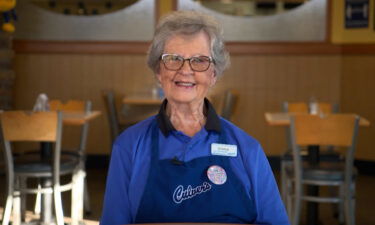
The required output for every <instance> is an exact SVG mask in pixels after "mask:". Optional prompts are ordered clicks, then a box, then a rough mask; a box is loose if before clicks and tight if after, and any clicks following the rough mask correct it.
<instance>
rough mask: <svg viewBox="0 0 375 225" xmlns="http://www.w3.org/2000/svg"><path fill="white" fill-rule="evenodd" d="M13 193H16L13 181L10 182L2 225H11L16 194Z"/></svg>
mask: <svg viewBox="0 0 375 225" xmlns="http://www.w3.org/2000/svg"><path fill="white" fill-rule="evenodd" d="M13 192H14V187H13V181H8V187H7V198H6V203H5V208H4V211H3V221H2V225H8V224H9V221H10V215H11V214H12V206H13V194H14V193H13Z"/></svg>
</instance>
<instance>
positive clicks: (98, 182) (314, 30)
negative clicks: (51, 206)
mask: <svg viewBox="0 0 375 225" xmlns="http://www.w3.org/2000/svg"><path fill="white" fill-rule="evenodd" d="M0 4H1V1H0ZM14 9H15V10H14V11H12V10H9V18H10V23H11V24H13V26H14V30H12V29H11V28H9V27H8V28H6V27H5V28H4V26H3V31H2V32H1V34H0V38H1V40H0V42H1V43H0V76H1V77H0V78H1V79H0V88H1V89H0V93H1V96H0V104H1V105H0V108H2V109H31V108H32V107H33V105H34V103H35V99H36V98H37V96H38V95H39V94H40V93H46V94H47V95H48V97H49V98H50V99H61V100H68V99H82V100H91V101H92V107H93V109H95V110H99V111H101V112H102V113H103V114H102V115H101V116H100V117H98V118H97V119H95V120H93V121H92V122H90V131H89V135H88V142H87V150H86V153H87V168H88V179H89V182H92V183H93V185H92V187H90V188H92V191H91V190H90V195H91V196H93V197H92V199H94V200H92V205H93V207H92V212H91V214H88V215H87V218H90V219H92V220H98V218H99V217H100V213H101V202H102V196H103V191H104V185H105V184H104V182H105V174H106V169H107V166H108V159H109V155H110V151H111V150H110V146H111V136H110V123H109V122H108V120H107V116H106V105H105V102H104V101H103V96H102V92H101V91H102V90H106V89H111V90H113V91H114V92H115V93H116V95H117V96H127V95H133V94H142V95H147V94H152V93H151V92H152V89H153V88H154V87H155V79H154V76H153V73H152V71H151V70H149V69H148V67H147V66H146V54H147V49H148V46H149V44H150V41H151V39H152V36H153V32H154V29H155V25H156V23H157V21H158V20H159V18H161V17H162V16H163V15H165V14H167V13H169V12H171V11H174V10H191V9H192V10H197V11H203V12H207V13H209V14H211V15H213V16H215V17H216V18H217V19H218V20H219V21H220V23H221V24H222V25H223V27H224V36H225V40H226V45H227V49H228V50H229V52H230V55H231V67H230V68H229V69H228V70H227V71H225V73H224V75H223V77H222V78H221V79H220V80H219V81H218V83H217V85H216V86H215V87H214V89H213V90H212V93H211V95H212V96H219V95H220V93H223V92H224V91H225V90H228V89H233V90H236V93H237V95H238V101H237V107H236V110H235V111H233V115H231V121H232V122H233V123H235V124H236V125H237V126H239V127H240V128H242V129H243V130H245V131H246V132H247V133H249V134H250V135H251V136H253V137H255V138H256V139H258V140H259V141H260V143H261V144H262V145H263V148H264V151H265V153H266V154H267V156H268V157H269V160H270V163H271V165H272V167H273V169H274V170H275V173H276V175H277V176H278V174H277V171H278V168H279V156H280V155H281V154H282V153H283V152H284V151H285V148H286V145H287V143H286V139H285V129H284V128H282V127H272V126H269V125H267V122H266V120H265V119H264V113H265V112H277V111H281V105H282V103H283V102H284V101H290V102H297V101H304V102H307V101H309V100H310V99H311V98H314V99H317V100H319V101H323V102H330V103H337V104H338V106H339V110H340V112H345V113H356V114H359V115H361V116H363V117H364V118H366V119H368V120H369V121H370V122H375V104H374V100H373V98H374V97H375V63H374V62H375V15H374V14H375V1H374V0H367V1H350V0H331V1H330V0H306V1H304V0H241V1H240V0H239V1H235V0H91V1H89V0H86V1H85V0H19V1H17V3H16V6H15V7H14ZM0 10H1V7H0ZM5 11H7V12H8V10H5ZM10 11H12V12H10ZM13 14H15V15H13ZM14 16H16V17H17V19H16V20H15V17H14ZM3 23H4V24H6V23H8V22H7V20H6V18H5V17H4V18H3ZM120 105H121V104H120ZM120 107H121V106H120ZM76 135H77V132H75V131H74V130H72V131H71V132H70V133H69V134H65V133H64V140H65V143H67V145H69V143H70V142H73V139H74V136H76ZM374 146H375V128H374V126H370V127H366V128H363V129H361V130H360V135H359V139H358V148H357V152H356V156H355V159H356V162H355V163H356V165H357V167H358V169H359V171H360V173H361V174H363V175H364V177H362V178H361V179H363V180H364V181H365V183H366V184H372V185H373V186H372V187H375V184H374V183H375V182H374V174H375V151H374ZM90 171H91V173H90ZM100 174H101V175H100ZM91 178H92V179H93V180H91V181H90V179H91ZM359 185H360V184H359ZM363 188H365V187H364V186H363ZM359 191H361V187H359V188H358V192H359ZM363 196H364V195H363ZM366 196H367V194H366ZM372 198H373V199H374V197H372ZM373 202H374V201H372V202H368V204H373ZM362 206H363V205H361V203H358V206H357V210H358V212H357V214H359V215H362V213H361V209H363V210H366V209H364V208H366V207H367V208H368V209H367V210H370V209H369V208H371V207H369V205H367V206H366V207H362ZM373 206H375V205H373ZM361 221H362V222H358V224H371V223H374V222H375V221H374V220H373V219H372V220H371V217H370V214H366V215H365V216H362V220H361ZM325 224H330V223H325ZM331 224H334V223H331Z"/></svg>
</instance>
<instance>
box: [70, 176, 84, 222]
mask: <svg viewBox="0 0 375 225" xmlns="http://www.w3.org/2000/svg"><path fill="white" fill-rule="evenodd" d="M84 180H85V172H84V171H83V170H81V169H79V170H78V171H77V172H75V173H74V175H73V189H72V206H71V210H72V212H71V214H72V225H78V224H79V223H80V221H82V220H83V205H84V204H83V200H84V199H83V198H84V196H83V195H84Z"/></svg>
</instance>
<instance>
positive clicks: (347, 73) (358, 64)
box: [341, 54, 375, 161]
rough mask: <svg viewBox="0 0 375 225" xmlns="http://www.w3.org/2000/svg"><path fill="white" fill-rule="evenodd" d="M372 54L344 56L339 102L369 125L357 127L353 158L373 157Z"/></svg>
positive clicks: (374, 88)
mask: <svg viewBox="0 0 375 225" xmlns="http://www.w3.org/2000/svg"><path fill="white" fill-rule="evenodd" d="M374 62H375V55H373V54H372V55H347V56H343V66H342V82H341V84H342V85H341V104H342V109H343V111H345V112H354V113H358V114H359V115H361V116H364V117H365V118H367V119H368V120H370V121H371V123H372V125H371V126H370V127H366V128H360V130H359V137H358V152H357V153H356V158H358V159H362V160H372V161H375V126H374V123H375V100H374V99H375V63H374Z"/></svg>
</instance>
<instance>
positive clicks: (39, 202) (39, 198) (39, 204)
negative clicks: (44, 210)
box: [34, 182, 42, 215]
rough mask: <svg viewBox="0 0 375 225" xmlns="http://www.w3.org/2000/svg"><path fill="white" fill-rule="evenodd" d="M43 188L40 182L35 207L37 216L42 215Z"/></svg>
mask: <svg viewBox="0 0 375 225" xmlns="http://www.w3.org/2000/svg"><path fill="white" fill-rule="evenodd" d="M41 188H42V186H41V185H40V183H39V182H38V193H37V194H36V197H35V206H34V213H35V214H36V215H40V212H41V207H42V194H41V193H40V189H41Z"/></svg>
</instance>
